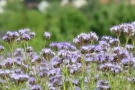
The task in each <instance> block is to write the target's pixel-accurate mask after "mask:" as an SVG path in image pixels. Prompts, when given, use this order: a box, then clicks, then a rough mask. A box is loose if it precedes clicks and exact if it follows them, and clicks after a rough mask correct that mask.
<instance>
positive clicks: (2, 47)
mask: <svg viewBox="0 0 135 90" xmlns="http://www.w3.org/2000/svg"><path fill="white" fill-rule="evenodd" d="M3 51H4V46H2V45H0V53H1V52H3Z"/></svg>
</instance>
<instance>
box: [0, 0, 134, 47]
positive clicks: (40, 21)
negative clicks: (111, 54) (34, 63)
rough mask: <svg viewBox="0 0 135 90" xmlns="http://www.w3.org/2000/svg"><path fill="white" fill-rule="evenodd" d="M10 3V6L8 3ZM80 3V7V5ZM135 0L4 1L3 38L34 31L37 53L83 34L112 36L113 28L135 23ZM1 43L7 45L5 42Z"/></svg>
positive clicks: (0, 13) (0, 9)
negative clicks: (10, 33) (9, 33)
mask: <svg viewBox="0 0 135 90" xmlns="http://www.w3.org/2000/svg"><path fill="white" fill-rule="evenodd" d="M5 1H6V2H5ZM79 2H80V3H79ZM134 2H135V0H0V36H1V38H2V36H3V35H4V34H5V33H6V31H10V30H19V29H24V28H30V29H31V31H34V32H36V37H35V38H34V39H33V40H32V41H31V42H30V44H31V45H32V46H33V47H34V49H35V50H41V48H42V47H43V33H44V32H45V31H48V32H51V34H52V36H51V40H50V41H49V42H48V43H50V42H53V41H54V42H61V41H71V42H72V40H73V38H74V37H75V36H77V35H78V34H80V33H82V32H86V33H87V32H90V31H94V32H96V33H97V34H98V35H99V36H100V37H101V36H103V35H110V31H109V28H110V27H111V26H113V25H117V24H121V23H124V22H132V21H134V20H135V10H134V9H135V3H134ZM0 43H3V42H2V40H1V41H0Z"/></svg>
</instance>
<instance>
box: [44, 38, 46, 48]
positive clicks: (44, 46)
mask: <svg viewBox="0 0 135 90" xmlns="http://www.w3.org/2000/svg"><path fill="white" fill-rule="evenodd" d="M45 46H46V39H45V40H44V48H45Z"/></svg>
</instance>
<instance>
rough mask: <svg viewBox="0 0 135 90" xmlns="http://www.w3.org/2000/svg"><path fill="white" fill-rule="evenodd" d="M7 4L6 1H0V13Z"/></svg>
mask: <svg viewBox="0 0 135 90" xmlns="http://www.w3.org/2000/svg"><path fill="white" fill-rule="evenodd" d="M6 4H7V1H6V0H0V13H3V12H4V6H5V5H6Z"/></svg>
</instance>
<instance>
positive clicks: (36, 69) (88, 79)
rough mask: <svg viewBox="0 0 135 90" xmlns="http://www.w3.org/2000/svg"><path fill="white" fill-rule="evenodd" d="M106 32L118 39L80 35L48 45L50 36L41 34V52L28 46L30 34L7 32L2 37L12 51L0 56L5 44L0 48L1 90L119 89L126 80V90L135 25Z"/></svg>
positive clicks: (130, 79) (131, 75) (131, 79)
mask: <svg viewBox="0 0 135 90" xmlns="http://www.w3.org/2000/svg"><path fill="white" fill-rule="evenodd" d="M110 31H111V32H112V33H114V34H116V35H117V38H113V37H111V36H103V37H101V38H99V37H98V36H97V34H96V33H94V32H90V33H82V34H80V35H78V36H77V37H75V38H74V39H73V43H74V44H71V43H69V42H52V43H50V46H49V48H46V41H47V40H49V39H50V36H51V34H50V33H49V32H45V33H44V35H43V36H44V40H45V42H44V46H43V49H42V50H41V52H40V54H38V53H36V52H35V51H34V49H33V48H32V46H29V44H28V42H29V40H31V39H33V38H34V37H35V33H34V32H31V31H30V30H29V29H23V30H19V31H14V32H10V31H8V32H7V33H6V35H5V36H4V37H3V40H4V41H5V42H7V44H8V46H9V49H10V55H8V56H7V57H3V55H2V52H3V51H4V46H2V45H1V46H0V55H1V57H0V59H1V60H0V61H1V63H0V84H1V85H0V89H2V90H5V89H8V90H12V89H13V88H14V89H15V88H16V89H17V90H122V89H123V88H125V87H124V85H125V84H127V89H128V90H129V89H130V90H131V89H133V86H132V85H133V84H134V83H135V77H134V75H135V71H134V67H135V54H134V37H135V36H134V35H135V23H134V22H133V23H125V24H121V25H117V26H113V27H112V28H110ZM121 34H124V35H125V37H126V43H125V44H122V43H120V40H119V38H120V36H121ZM129 40H131V44H129ZM14 44H23V45H24V48H16V49H14V48H13V46H14ZM37 46H38V45H37ZM120 85H121V86H120ZM122 85H123V86H122ZM122 87H123V88H122Z"/></svg>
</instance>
